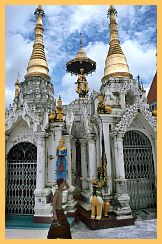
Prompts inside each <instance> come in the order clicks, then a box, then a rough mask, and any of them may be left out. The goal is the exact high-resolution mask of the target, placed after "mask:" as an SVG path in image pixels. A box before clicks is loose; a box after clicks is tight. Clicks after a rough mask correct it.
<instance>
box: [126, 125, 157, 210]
mask: <svg viewBox="0 0 162 244" xmlns="http://www.w3.org/2000/svg"><path fill="white" fill-rule="evenodd" d="M123 153H124V167H125V178H126V179H127V189H128V194H129V196H130V206H131V209H132V210H135V209H144V208H156V187H155V170H154V160H153V154H152V146H151V143H150V140H149V139H148V137H147V136H146V135H144V134H143V133H141V132H139V131H135V130H132V131H128V132H126V133H125V136H124V140H123Z"/></svg>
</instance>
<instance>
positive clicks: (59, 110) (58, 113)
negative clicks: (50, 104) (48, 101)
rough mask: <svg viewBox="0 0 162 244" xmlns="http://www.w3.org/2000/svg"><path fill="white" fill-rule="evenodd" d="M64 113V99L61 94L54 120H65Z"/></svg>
mask: <svg viewBox="0 0 162 244" xmlns="http://www.w3.org/2000/svg"><path fill="white" fill-rule="evenodd" d="M63 115H64V108H63V106H62V99H61V97H60V95H59V99H58V101H57V106H56V109H55V118H54V121H63Z"/></svg>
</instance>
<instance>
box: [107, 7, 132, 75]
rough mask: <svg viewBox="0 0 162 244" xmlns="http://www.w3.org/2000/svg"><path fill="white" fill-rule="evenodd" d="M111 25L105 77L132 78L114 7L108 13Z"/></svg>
mask: <svg viewBox="0 0 162 244" xmlns="http://www.w3.org/2000/svg"><path fill="white" fill-rule="evenodd" d="M107 15H108V17H109V19H110V24H109V29H110V41H109V45H110V46H109V51H108V54H107V57H106V60H105V70H104V76H106V77H108V78H109V77H127V78H132V77H133V76H132V74H130V72H129V67H128V64H127V60H126V57H125V56H124V53H123V51H122V49H121V46H120V41H119V36H118V24H117V22H116V16H117V10H116V8H115V7H114V6H113V5H110V7H109V9H108V13H107Z"/></svg>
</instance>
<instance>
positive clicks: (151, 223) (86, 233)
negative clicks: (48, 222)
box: [6, 219, 157, 239]
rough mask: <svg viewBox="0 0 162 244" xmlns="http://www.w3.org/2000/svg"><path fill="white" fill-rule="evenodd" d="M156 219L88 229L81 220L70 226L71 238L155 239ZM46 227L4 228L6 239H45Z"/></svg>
mask: <svg viewBox="0 0 162 244" xmlns="http://www.w3.org/2000/svg"><path fill="white" fill-rule="evenodd" d="M156 224H157V220H156V219H149V220H136V221H135V225H132V226H124V227H116V228H109V229H102V230H90V229H89V228H88V227H87V226H86V225H85V224H83V223H82V222H78V223H75V224H74V225H73V227H72V228H71V233H72V237H73V239H156V238H157V232H156ZM47 232H48V229H42V230H38V229H37V230H35V229H33V230H27V229H26V230H20V229H6V239H46V236H47Z"/></svg>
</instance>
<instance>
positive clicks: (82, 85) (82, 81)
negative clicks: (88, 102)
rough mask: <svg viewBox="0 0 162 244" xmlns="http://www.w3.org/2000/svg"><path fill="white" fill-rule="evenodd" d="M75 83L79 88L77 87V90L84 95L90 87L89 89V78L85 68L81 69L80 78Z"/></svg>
mask: <svg viewBox="0 0 162 244" xmlns="http://www.w3.org/2000/svg"><path fill="white" fill-rule="evenodd" d="M75 84H77V89H76V92H77V93H78V94H79V95H80V96H82V97H84V96H85V95H86V94H87V93H88V91H89V89H88V82H87V79H86V75H85V74H84V69H83V68H82V69H80V74H79V75H78V79H77V81H76V82H75Z"/></svg>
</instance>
